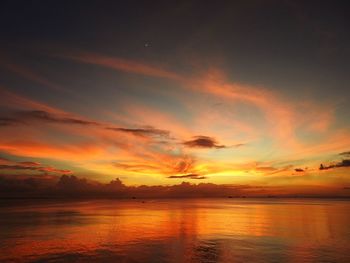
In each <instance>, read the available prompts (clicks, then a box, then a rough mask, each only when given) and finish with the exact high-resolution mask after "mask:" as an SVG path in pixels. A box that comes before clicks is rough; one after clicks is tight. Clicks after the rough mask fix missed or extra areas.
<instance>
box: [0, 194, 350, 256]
mask: <svg viewBox="0 0 350 263" xmlns="http://www.w3.org/2000/svg"><path fill="white" fill-rule="evenodd" d="M0 262H84V263H85V262H142V263H145V262H152V263H157V262H174V263H175V262H222V263H226V262H296V263H303V262H344V263H345V262H350V200H346V199H344V200H341V199H311V198H304V199H302V198H301V199H291V198H288V199H283V198H261V199H253V198H220V199H158V200H149V199H144V200H142V199H129V200H88V201H87V200H84V201H71V200H11V201H10V200H2V201H0Z"/></svg>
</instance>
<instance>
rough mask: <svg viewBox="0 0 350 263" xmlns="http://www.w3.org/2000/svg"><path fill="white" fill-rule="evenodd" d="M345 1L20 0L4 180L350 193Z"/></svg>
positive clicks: (349, 42) (6, 54)
mask: <svg viewBox="0 0 350 263" xmlns="http://www.w3.org/2000/svg"><path fill="white" fill-rule="evenodd" d="M306 2H307V3H306ZM344 3H345V2H343V1H331V2H329V1H293V0H288V1H287V0H285V1H254V0H251V1H227V3H224V2H223V1H222V2H220V1H219V2H218V3H215V4H214V2H212V3H205V2H204V1H179V2H176V4H175V2H174V3H173V2H172V1H170V2H169V1H144V2H143V3H142V2H141V1H124V2H119V1H115V2H114V1H109V2H104V1H101V2H94V3H93V4H92V2H90V1H27V2H24V3H23V2H22V3H19V2H17V1H5V2H4V3H3V4H2V7H1V8H0V29H1V30H0V32H1V42H0V175H1V176H2V177H6V178H15V179H20V178H27V177H31V176H32V177H35V178H46V177H50V178H52V177H57V178H58V177H60V176H61V175H75V176H77V177H81V178H86V179H88V180H94V181H98V182H101V183H107V182H109V181H111V180H113V179H115V178H117V177H118V178H120V179H121V180H122V181H123V182H124V183H125V184H126V185H174V184H179V183H181V182H183V181H185V182H191V183H196V184H198V183H213V184H218V185H221V184H225V185H226V184H227V185H251V186H265V187H271V189H272V188H273V187H279V188H280V189H284V190H283V191H286V192H288V191H292V190H291V189H305V191H304V192H310V193H322V192H327V193H328V192H329V193H333V194H341V195H350V190H349V187H350V107H349V102H350V87H349V82H350V75H349V59H350V53H349V48H348V47H349V46H350V37H349V28H348V25H349V24H350V21H349V16H348V12H347V8H346V5H345V4H344ZM321 164H322V165H321Z"/></svg>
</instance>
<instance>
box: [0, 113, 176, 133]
mask: <svg viewBox="0 0 350 263" xmlns="http://www.w3.org/2000/svg"><path fill="white" fill-rule="evenodd" d="M33 121H42V122H48V123H61V124H76V125H84V126H100V127H103V126H104V124H103V123H99V122H95V121H90V120H85V119H80V118H74V117H71V116H66V115H61V114H54V113H50V112H47V111H42V110H32V111H17V112H15V113H14V114H13V117H2V118H0V127H1V126H12V125H17V124H30V123H31V122H33ZM105 129H107V130H112V131H117V132H123V133H129V134H133V135H135V136H141V137H154V136H157V137H167V138H169V134H170V132H169V131H166V130H161V129H156V128H154V127H152V126H144V127H140V128H124V127H105Z"/></svg>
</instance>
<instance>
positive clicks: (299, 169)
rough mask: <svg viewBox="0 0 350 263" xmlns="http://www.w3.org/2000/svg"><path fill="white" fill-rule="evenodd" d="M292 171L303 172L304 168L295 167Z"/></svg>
mask: <svg viewBox="0 0 350 263" xmlns="http://www.w3.org/2000/svg"><path fill="white" fill-rule="evenodd" d="M294 171H296V172H305V170H304V169H302V168H295V169H294Z"/></svg>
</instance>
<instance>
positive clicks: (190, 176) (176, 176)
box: [168, 174, 207, 179]
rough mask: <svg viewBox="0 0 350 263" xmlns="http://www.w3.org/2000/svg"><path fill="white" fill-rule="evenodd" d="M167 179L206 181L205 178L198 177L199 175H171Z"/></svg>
mask: <svg viewBox="0 0 350 263" xmlns="http://www.w3.org/2000/svg"><path fill="white" fill-rule="evenodd" d="M168 178H171V179H181V178H182V179H184V178H188V179H207V177H205V176H202V175H199V174H184V175H171V176H168Z"/></svg>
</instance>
